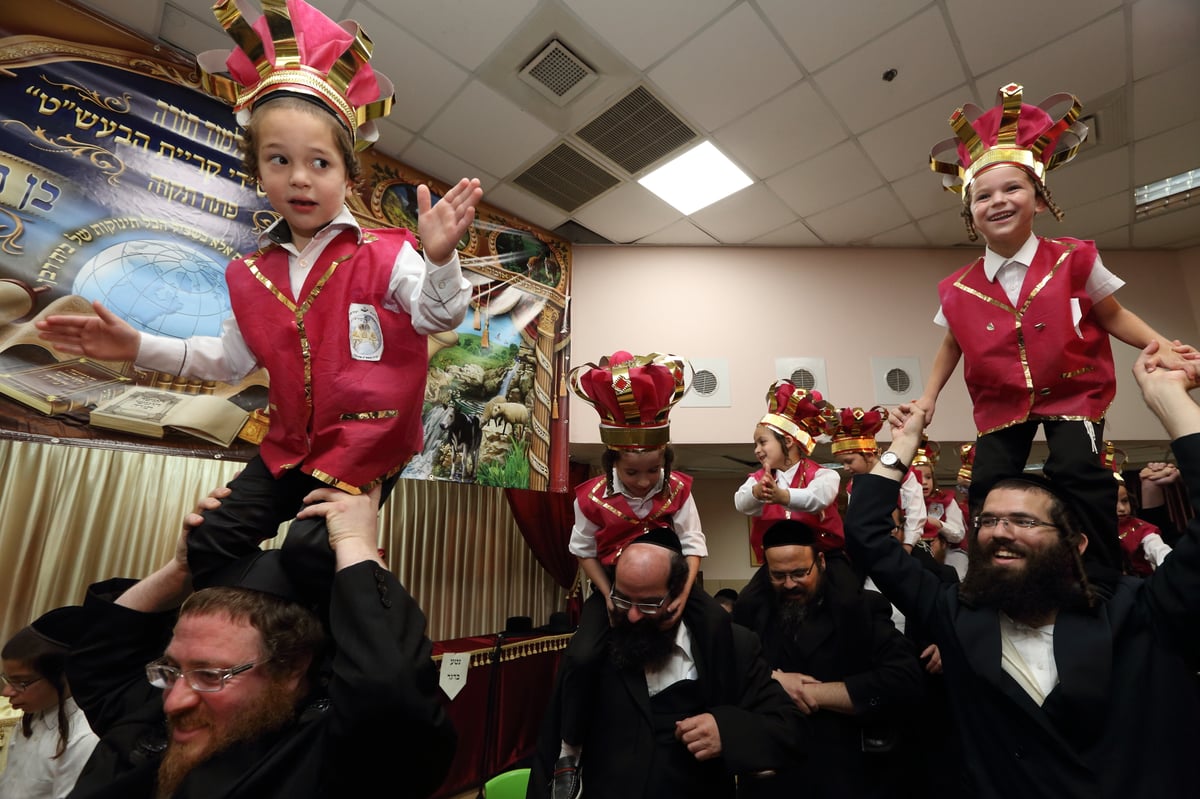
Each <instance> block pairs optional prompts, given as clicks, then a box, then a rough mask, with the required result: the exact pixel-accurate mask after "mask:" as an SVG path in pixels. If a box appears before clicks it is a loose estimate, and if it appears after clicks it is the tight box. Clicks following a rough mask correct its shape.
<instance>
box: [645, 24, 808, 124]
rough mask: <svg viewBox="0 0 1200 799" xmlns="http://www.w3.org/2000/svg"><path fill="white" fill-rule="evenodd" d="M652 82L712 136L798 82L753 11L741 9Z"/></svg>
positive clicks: (673, 58)
mask: <svg viewBox="0 0 1200 799" xmlns="http://www.w3.org/2000/svg"><path fill="white" fill-rule="evenodd" d="M650 78H651V79H652V80H653V81H654V82H655V83H656V84H657V85H658V86H660V87H662V89H663V91H665V92H666V93H667V95H668V96H669V97H670V98H671V99H672V100H673V102H674V105H675V106H676V108H677V110H679V111H680V112H681V113H682V114H684V115H685V116H688V117H690V118H691V119H692V120H694V121H695V122H697V123H699V124H700V125H701V126H702V127H705V128H708V129H709V130H713V129H716V128H719V127H721V126H722V125H724V124H725V123H726V122H729V121H730V120H731V119H734V118H736V117H738V116H740V115H741V114H743V113H745V112H746V111H749V110H750V109H751V108H754V107H755V106H757V105H759V104H760V103H763V102H764V101H766V100H767V99H768V98H771V97H774V96H775V95H776V94H779V92H781V91H783V90H784V89H786V88H787V87H788V86H790V85H792V84H793V83H796V82H797V81H799V80H800V78H801V74H800V70H799V69H798V68H797V67H796V64H795V62H793V61H792V59H791V57H790V56H789V55H788V54H787V52H786V51H785V50H784V49H783V47H782V46H781V45H780V44H779V40H777V39H776V38H775V36H774V35H773V34H772V33H771V31H770V30H768V28H767V26H766V25H764V24H763V21H762V18H761V17H759V16H758V14H757V12H755V10H754V8H753V7H752V6H750V5H749V4H744V5H740V6H738V7H737V8H735V9H734V10H733V11H731V12H729V13H728V14H726V15H725V16H724V17H722V18H721V19H719V20H718V21H717V22H715V23H714V24H713V25H711V26H710V27H709V28H707V29H706V30H704V31H702V32H701V33H700V34H699V35H697V36H696V37H694V38H693V39H692V40H691V41H689V42H688V43H687V44H685V45H684V46H683V47H680V48H679V49H678V50H676V51H675V52H674V53H672V54H671V55H670V56H669V57H668V58H667V59H666V60H665V61H663V62H662V63H661V64H659V65H658V66H657V67H655V68H654V69H653V70H651V72H650Z"/></svg>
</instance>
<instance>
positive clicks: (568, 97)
mask: <svg viewBox="0 0 1200 799" xmlns="http://www.w3.org/2000/svg"><path fill="white" fill-rule="evenodd" d="M520 77H521V80H522V81H524V82H525V83H527V84H528V85H529V86H531V87H533V88H534V89H535V90H536V91H537V92H538V93H539V94H541V95H542V96H543V97H545V98H546V99H547V100H549V101H550V102H552V103H554V104H555V105H557V106H565V105H566V104H567V103H569V102H571V101H572V100H574V99H575V98H576V97H578V96H579V95H580V94H582V93H583V91H584V89H586V88H587V87H589V86H591V85H592V84H593V83H595V82H596V78H597V75H596V72H595V70H593V69H592V68H591V67H589V66H588V65H587V64H586V63H584V61H583V59H581V58H580V57H579V56H577V55H575V54H574V53H572V52H571V51H570V50H568V49H567V46H566V45H565V44H563V43H562V42H560V41H559V40H558V39H551V40H550V43H549V44H547V45H546V46H545V47H544V48H542V50H541V52H539V53H538V54H537V55H535V56H534V57H533V58H531V59H530V60H529V63H528V64H526V65H525V66H524V67H523V68H522V69H521V73H520Z"/></svg>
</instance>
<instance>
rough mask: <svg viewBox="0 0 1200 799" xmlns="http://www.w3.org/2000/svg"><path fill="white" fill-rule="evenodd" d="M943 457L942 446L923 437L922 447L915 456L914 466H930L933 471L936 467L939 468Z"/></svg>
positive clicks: (918, 448)
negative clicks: (939, 462)
mask: <svg viewBox="0 0 1200 799" xmlns="http://www.w3.org/2000/svg"><path fill="white" fill-rule="evenodd" d="M941 457H942V445H941V444H939V443H937V442H936V441H930V440H929V439H928V438H925V437H924V436H921V446H919V447H917V454H915V455H913V462H912V465H913V466H928V467H929V468H931V469H932V468H933V467H934V466H937V462H938V460H939V459H940V458H941Z"/></svg>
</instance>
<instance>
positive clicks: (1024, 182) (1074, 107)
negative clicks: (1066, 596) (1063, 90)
mask: <svg viewBox="0 0 1200 799" xmlns="http://www.w3.org/2000/svg"><path fill="white" fill-rule="evenodd" d="M1021 94H1022V87H1021V86H1019V85H1017V84H1009V85H1007V86H1004V87H1002V88H1001V89H1000V91H999V92H998V95H997V105H996V106H995V107H994V108H992V109H990V110H988V111H987V112H981V111H980V109H979V108H977V107H975V106H971V105H968V106H966V107H964V108H960V109H958V110H957V111H956V112H955V113H954V115H953V116H952V117H951V118H950V124H951V127H953V128H954V131H955V133H956V134H957V137H956V138H951V139H947V140H945V141H943V142H941V143H939V144H938V145H937V146H935V147H934V149H933V153H932V155H931V165H932V167H933V169H934V170H935V171H938V172H941V173H943V174H944V175H945V178H944V179H943V184H944V187H945V188H946V189H947V190H950V191H955V192H959V193H961V195H962V200H963V210H962V213H963V217H964V219H965V221H966V225H967V231H968V233H969V234H970V237H971V239H972V241H974V240H975V239H976V238H977V232H978V234H982V235H983V238H984V240H985V241H986V243H987V248H986V250H985V251H984V254H983V257H982V258H979V259H977V260H976V261H974V262H972V263H970V264H968V265H967V266H965V267H963V268H961V269H959V270H958V271H956V272H955V273H954V274H952V275H950V276H949V277H947V278H946V279H945V280H943V281H941V283H939V284H938V298H939V300H940V302H941V307H940V308H939V310H938V313H937V316H936V317H935V320H934V321H935V322H936V323H937V324H939V325H941V326H942V327H945V328H946V334H945V337H944V339H943V340H942V344H941V347H940V349H939V350H938V353H937V355H936V356H935V358H934V362H933V369H932V372H931V373H930V376H929V380H928V382H927V383H926V386H925V390H924V393H923V394H922V396H921V398H920V399H919V400H917V404H918V405H920V406H921V407H922V409H924V411H925V413H926V416H927V421H928V422H932V420H933V415H934V408H935V406H936V403H937V398H938V395H939V394H940V393H941V390H942V388H943V387H944V386H945V385H946V382H947V381H948V380H949V379H950V375H951V374H952V373H953V372H954V369H955V368H956V367H957V365H958V362H959V360H962V361H963V377H964V379H965V381H966V384H967V390H968V392H969V393H970V395H971V403H972V407H973V411H974V419H975V425H976V429H977V430H978V441H977V448H976V454H975V468H974V475H973V479H972V483H971V489H970V507H971V513H972V514H977V513H978V512H979V508H980V506H981V505H982V502H983V498H984V497H985V496H986V495H987V492H988V490H989V489H990V488H991V487H992V485H993V484H994V483H995V482H996V480H997V479H998V478H999V477H1000V476H1002V475H1005V474H1013V473H1018V472H1020V471H1021V470H1022V469H1023V468H1024V467H1025V463H1026V460H1027V459H1028V457H1029V451H1030V445H1031V443H1032V441H1033V436H1034V433H1035V432H1036V431H1037V427H1038V425H1039V424H1041V425H1042V426H1043V427H1044V430H1045V433H1046V440H1047V444H1048V446H1049V456H1048V458H1047V460H1046V464H1045V467H1044V471H1045V474H1046V475H1047V476H1048V477H1051V478H1054V479H1056V480H1057V481H1058V482H1059V483H1060V485H1061V486H1062V488H1063V489H1064V490H1065V491H1067V492H1069V493H1071V494H1072V495H1074V496H1075V497H1076V499H1078V500H1079V502H1078V504H1079V506H1080V507H1081V510H1082V509H1086V510H1083V512H1084V513H1086V514H1087V516H1088V519H1087V522H1088V525H1087V527H1088V530H1089V531H1090V532H1091V533H1093V541H1092V544H1093V546H1092V547H1091V549H1090V551H1089V554H1088V556H1089V560H1092V561H1094V562H1095V563H1096V564H1097V565H1100V564H1102V565H1103V566H1104V567H1108V568H1109V569H1110V571H1111V570H1115V569H1116V568H1118V567H1119V564H1120V563H1121V560H1120V548H1119V546H1118V542H1117V531H1116V520H1115V517H1114V515H1113V514H1112V512H1111V511H1110V510H1109V508H1110V507H1111V506H1113V504H1114V503H1115V501H1116V497H1115V493H1116V489H1115V485H1114V482H1113V480H1112V477H1111V475H1110V474H1109V473H1108V471H1107V470H1106V469H1105V468H1104V467H1103V466H1102V465H1101V463H1100V458H1099V443H1100V442H1102V441H1103V439H1104V417H1105V414H1106V413H1107V412H1108V408H1109V406H1110V405H1111V404H1112V401H1113V397H1114V395H1115V393H1116V377H1115V375H1114V372H1113V361H1112V350H1111V347H1110V345H1109V336H1115V337H1116V338H1118V339H1120V340H1121V341H1123V342H1125V343H1126V344H1129V345H1131V346H1134V347H1137V348H1139V349H1141V348H1143V347H1145V346H1146V345H1147V344H1149V343H1150V342H1151V341H1157V342H1158V343H1159V348H1158V351H1157V353H1156V354H1155V355H1154V356H1153V358H1152V360H1153V363H1154V365H1155V366H1161V367H1166V368H1171V369H1184V370H1185V371H1187V373H1188V376H1189V377H1192V378H1194V377H1195V376H1196V374H1197V365H1196V364H1195V362H1194V360H1193V359H1194V358H1195V357H1200V356H1197V355H1196V354H1195V350H1194V349H1193V348H1192V347H1190V346H1185V345H1182V344H1180V343H1179V342H1178V341H1170V340H1168V339H1166V338H1165V337H1164V336H1162V335H1161V334H1159V333H1158V332H1157V331H1155V330H1154V329H1153V328H1152V327H1150V325H1148V324H1147V323H1146V322H1145V321H1143V320H1142V319H1141V318H1140V317H1139V316H1138V315H1137V314H1135V313H1133V312H1132V311H1130V310H1128V309H1127V308H1124V307H1123V306H1122V305H1121V304H1120V303H1119V302H1118V301H1117V299H1116V297H1115V296H1113V295H1114V292H1116V290H1117V289H1119V288H1120V287H1121V286H1122V285H1124V282H1123V281H1122V280H1121V279H1120V278H1118V277H1116V276H1115V275H1113V274H1112V273H1111V272H1109V271H1108V269H1106V268H1105V266H1104V263H1103V262H1102V261H1101V259H1100V256H1099V254H1098V253H1097V251H1096V247H1095V245H1094V244H1093V243H1092V242H1090V241H1082V240H1079V239H1071V238H1065V237H1064V238H1057V239H1051V238H1042V237H1039V236H1036V235H1034V232H1033V221H1034V218H1035V217H1036V216H1037V215H1038V214H1040V213H1041V212H1043V211H1046V210H1049V211H1050V212H1051V213H1052V214H1053V215H1054V216H1055V218H1057V219H1061V218H1062V211H1061V210H1059V208H1058V207H1057V206H1056V205H1055V203H1054V200H1053V198H1052V197H1051V195H1050V191H1049V189H1048V188H1047V187H1046V184H1045V174H1046V172H1048V171H1050V170H1052V169H1054V168H1056V167H1058V166H1061V165H1062V164H1064V163H1066V162H1067V161H1069V160H1070V159H1071V158H1072V157H1073V156H1074V155H1075V152H1076V151H1077V149H1078V148H1079V145H1080V144H1081V143H1082V142H1083V139H1084V138H1085V137H1086V135H1087V128H1086V126H1084V125H1083V123H1082V122H1079V121H1077V120H1078V117H1079V113H1080V104H1079V102H1078V100H1076V99H1075V97H1073V96H1072V95H1069V94H1058V95H1055V96H1053V97H1050V98H1048V99H1047V100H1045V101H1043V102H1042V104H1041V105H1039V106H1032V105H1025V104H1023V103H1022V102H1021ZM1106 576H1107V575H1106Z"/></svg>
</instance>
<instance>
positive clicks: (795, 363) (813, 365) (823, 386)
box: [775, 357, 829, 394]
mask: <svg viewBox="0 0 1200 799" xmlns="http://www.w3.org/2000/svg"><path fill="white" fill-rule="evenodd" d="M775 379H776V380H791V381H792V384H793V385H795V386H796V388H802V389H804V390H806V391H813V390H816V391H820V392H821V393H822V394H828V393H829V388H828V383H827V381H826V379H825V359H824V358H811V357H786V358H776V359H775Z"/></svg>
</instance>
